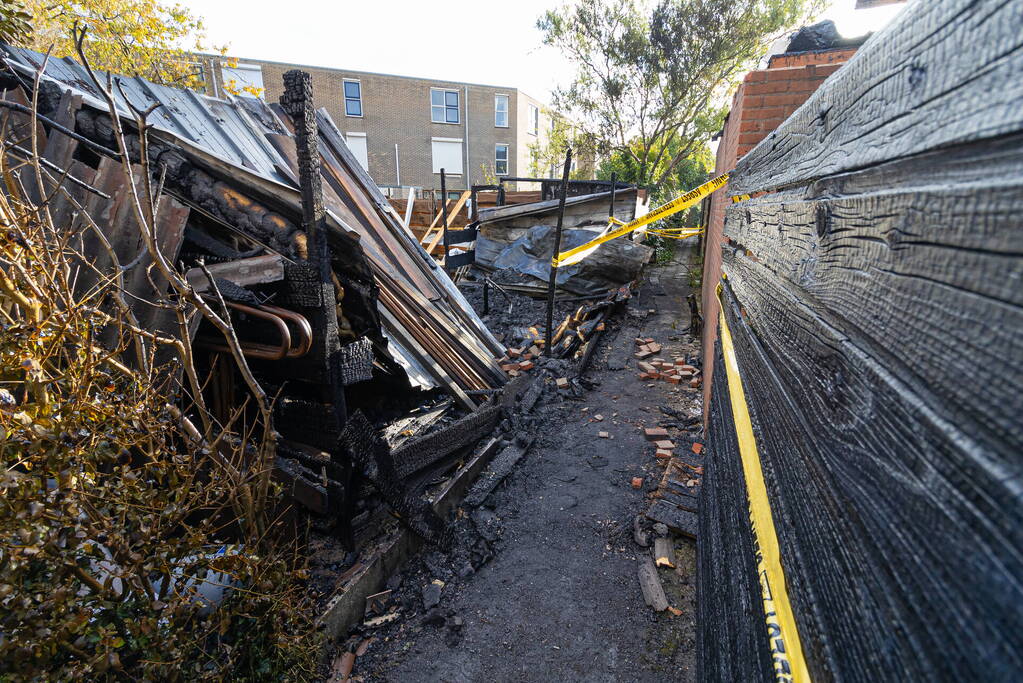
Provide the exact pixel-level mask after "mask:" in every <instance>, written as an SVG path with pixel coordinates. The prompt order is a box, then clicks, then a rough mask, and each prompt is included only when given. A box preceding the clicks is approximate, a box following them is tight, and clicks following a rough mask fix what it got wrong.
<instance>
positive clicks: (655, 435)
mask: <svg viewBox="0 0 1023 683" xmlns="http://www.w3.org/2000/svg"><path fill="white" fill-rule="evenodd" d="M643 436H645V437H646V438H647V439H649V440H650V441H660V440H661V439H666V438H667V437H668V430H667V429H665V428H664V427H647V428H646V429H644V430H643Z"/></svg>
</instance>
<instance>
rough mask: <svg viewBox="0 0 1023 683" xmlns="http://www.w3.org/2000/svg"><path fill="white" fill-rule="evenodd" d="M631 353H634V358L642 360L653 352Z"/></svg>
mask: <svg viewBox="0 0 1023 683" xmlns="http://www.w3.org/2000/svg"><path fill="white" fill-rule="evenodd" d="M632 355H634V356H635V357H636V358H639V359H640V360H642V359H644V358H649V357H650V356H652V355H654V354H653V352H652V351H637V352H636V353H634V354H632Z"/></svg>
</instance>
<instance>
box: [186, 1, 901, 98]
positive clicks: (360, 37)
mask: <svg viewBox="0 0 1023 683" xmlns="http://www.w3.org/2000/svg"><path fill="white" fill-rule="evenodd" d="M177 2H179V3H180V4H182V5H185V6H186V7H188V8H190V9H191V10H192V11H193V12H194V13H195V14H197V15H200V16H202V17H204V19H205V21H206V25H207V33H208V36H209V40H210V42H211V43H212V44H214V45H225V44H226V45H227V46H228V49H229V51H230V54H232V55H234V56H238V57H252V58H260V59H267V60H273V61H280V62H291V63H296V64H307V65H310V66H330V67H338V68H346V69H354V70H358V71H377V72H382V73H389V74H400V75H403V76H422V77H427V78H438V79H445V80H453V81H467V82H470V83H485V84H488V85H502V86H508V87H515V88H519V89H520V90H523V91H525V92H527V93H529V94H530V95H533V96H534V97H537V98H540V99H542V100H546V101H549V97H550V92H551V90H552V89H553V88H554V86H555V85H557V84H558V83H559V82H565V81H567V80H569V78H570V77H571V70H570V69H568V68H567V67H566V66H565V64H564V62H563V61H562V60H561V58H560V56H559V54H558V53H557V52H556V51H554V50H551V49H550V48H545V47H543V46H541V44H540V32H539V31H538V30H537V28H536V20H537V18H538V17H539V16H540V15H541V14H542V13H543V12H544V11H545V10H546V9H549V8H552V7H557V6H559V5H560V4H562V3H561V2H552V1H551V0H500V1H492V0H445V1H444V2H439V3H430V2H422V1H421V0H400V1H396V0H361V1H359V2H352V1H348V2H345V1H343V0H342V1H341V2H337V1H336V0H285V1H284V2H281V0H272V1H271V0H177ZM854 5H855V0H834V2H833V3H832V6H831V7H830V8H829V9H828V10H827V13H826V14H825V15H824V18H827V19H833V20H834V21H835V23H836V24H837V26H838V30H839V31H840V32H841V33H842V34H843V35H844V36H846V37H852V36H857V35H862V34H863V33H866V32H868V31H873V30H877V29H878V28H881V27H882V26H884V24H885V23H887V21H889V20H890V19H891V17H893V16H894V15H895V13H896V12H897V11H898V9H899V7H901V6H899V5H896V6H894V7H893V6H888V7H879V8H875V9H870V10H853V6H854Z"/></svg>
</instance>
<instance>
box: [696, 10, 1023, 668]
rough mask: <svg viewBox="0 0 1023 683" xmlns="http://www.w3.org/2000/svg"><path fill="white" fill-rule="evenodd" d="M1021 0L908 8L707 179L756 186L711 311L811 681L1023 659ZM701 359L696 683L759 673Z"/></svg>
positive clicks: (730, 419)
mask: <svg viewBox="0 0 1023 683" xmlns="http://www.w3.org/2000/svg"><path fill="white" fill-rule="evenodd" d="M1021 16H1023V15H1021V9H1020V7H1019V5H1018V3H1006V2H997V1H994V0H991V1H982V2H966V1H965V0H964V1H956V2H943V3H922V2H921V3H915V4H912V5H910V6H908V7H907V9H906V10H905V11H904V15H903V16H902V17H900V18H899V19H897V20H896V22H894V23H893V24H892V25H891V26H889V27H888V28H887V29H885V30H884V31H883V32H881V33H879V34H877V35H875V36H874V37H873V38H871V39H870V40H869V41H868V42H867V43H866V44H865V45H864V47H863V48H862V49H861V50H860V51H859V52H858V53H857V55H856V56H855V57H854V58H853V60H851V61H850V62H849V63H848V64H847V66H845V67H843V68H842V69H841V70H839V71H838V72H836V74H835V75H834V76H832V77H831V78H830V79H829V80H828V81H827V82H825V84H824V85H823V86H822V87H821V88H820V90H818V91H817V93H816V94H815V95H813V96H812V97H811V98H810V99H809V100H808V101H807V102H806V104H805V105H804V106H803V107H802V108H801V109H800V110H798V111H797V112H796V113H795V114H794V115H793V116H792V117H791V118H790V119H789V120H788V121H786V122H785V123H784V124H782V126H781V127H779V129H778V130H777V131H776V132H775V133H774V134H772V135H771V136H770V137H769V138H767V139H765V140H764V142H762V143H761V144H760V145H759V146H758V147H757V148H755V149H754V150H753V151H751V152H750V153H749V154H748V155H747V156H746V157H744V158H743V159H742V160H741V161H740V163H739V165H738V168H737V170H736V172H735V174H734V175H733V178H732V181H731V185H730V187H729V192H730V193H731V194H733V195H737V194H739V193H742V194H753V195H754V198H753V199H747V200H745V201H738V202H736V203H733V204H732V205H731V206H730V208H729V209H728V212H727V216H726V222H725V233H724V234H725V238H726V243H725V244H724V245H723V247H722V248H723V270H724V274H725V276H726V281H725V284H724V286H723V287H722V291H721V297H722V304H723V305H722V310H723V317H724V320H725V321H726V324H727V326H728V329H729V330H730V333H731V335H730V336H731V339H732V340H733V343H734V354H735V359H736V365H737V367H738V372H739V375H740V376H741V383H742V386H743V388H744V391H745V397H746V403H747V405H748V409H749V412H750V415H751V421H752V424H753V432H754V436H755V440H756V446H757V449H758V451H759V461H760V465H761V468H762V470H763V477H764V483H765V485H766V489H767V497H768V500H769V503H770V509H771V513H772V515H773V519H774V526H775V531H776V534H777V537H778V542H779V546H780V555H781V562H782V565H783V567H784V574H785V585H786V587H787V591H788V595H789V598H790V601H791V607H792V611H793V613H794V617H795V622H796V627H797V631H798V634H799V640H800V642H801V646H802V647H801V649H802V654H803V656H804V658H805V660H806V663H807V668H808V670H809V672H810V675H811V676H812V677H813V678H814V679H815V680H856V681H859V680H1018V679H1019V678H1020V676H1021V675H1023V554H1021V552H1020V549H1021V548H1023V503H1021V485H1020V482H1021V474H1023V473H1021V469H1023V459H1021V453H1023V422H1021V420H1020V416H1021V415H1023V398H1021V394H1020V391H1019V386H1020V383H1021V380H1023V362H1021V360H1023V286H1021V285H1023V282H1021V280H1023V250H1021V249H1020V244H1021V243H1023V224H1021V221H1020V218H1019V217H1020V215H1021V212H1023V107H1021V106H1020V104H1021V102H1023V59H1021V58H1020V54H1021V50H1023V35H1021V34H1020V33H1019V31H1018V29H1017V27H1018V25H1019V21H1020V19H1021ZM758 193H759V194H758ZM713 322H714V321H707V323H708V324H712V323H713ZM716 355H717V358H718V362H717V363H716V365H717V366H718V367H717V368H716V369H715V373H714V378H715V381H714V383H713V388H712V406H711V411H710V421H711V426H710V429H711V439H710V448H709V449H708V450H709V454H708V458H707V463H706V467H707V473H706V475H705V481H706V489H705V490H704V491H703V493H702V496H703V500H702V501H701V529H700V532H701V533H700V542H701V546H700V553H699V565H700V566H699V580H700V586H699V593H700V601H701V605H700V610H701V614H702V616H703V618H702V619H701V622H700V629H701V634H700V649H701V655H700V656H701V667H702V679H703V680H711V681H713V680H721V681H725V680H728V681H730V680H737V679H743V680H753V679H762V680H767V679H770V678H773V677H775V675H776V672H775V671H774V670H773V668H774V667H773V666H772V662H771V659H770V657H769V656H768V658H767V659H765V658H764V652H765V651H769V645H770V643H771V639H772V637H771V635H769V633H768V628H767V626H766V624H765V614H764V610H763V607H762V606H761V605H760V604H759V603H758V600H759V598H760V595H759V592H760V588H759V586H758V585H757V583H756V569H755V565H754V564H752V563H751V559H750V558H752V557H754V556H755V538H754V536H753V535H751V534H749V533H747V530H748V526H746V529H740V530H737V529H736V528H735V527H736V525H739V526H743V525H748V519H749V518H748V500H747V491H746V482H745V480H744V472H743V469H742V467H741V466H740V464H739V463H740V456H739V453H738V451H737V449H736V446H735V435H734V431H735V420H734V416H733V414H732V409H731V406H730V404H729V393H728V385H727V375H726V373H725V371H724V368H723V367H722V364H721V362H720V359H721V356H722V351H721V349H720V348H719V349H718V350H717V354H716ZM726 567H727V570H725V569H724V568H726ZM751 592H752V593H753V594H752V595H751ZM725 622H726V623H725ZM751 642H758V643H759V644H760V646H759V647H757V648H754V649H753V651H752V652H751V649H750V648H751V647H752V646H751ZM733 657H743V658H748V657H754V658H755V661H756V662H759V671H758V673H757V674H756V675H755V676H750V675H748V674H749V671H741V670H739V669H737V668H736V666H737V665H736V663H735V662H734V661H731V659H732V658H733Z"/></svg>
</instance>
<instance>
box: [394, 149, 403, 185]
mask: <svg viewBox="0 0 1023 683" xmlns="http://www.w3.org/2000/svg"><path fill="white" fill-rule="evenodd" d="M394 178H395V180H396V181H397V184H398V187H401V158H400V157H399V156H398V143H397V142H396V143H394Z"/></svg>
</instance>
